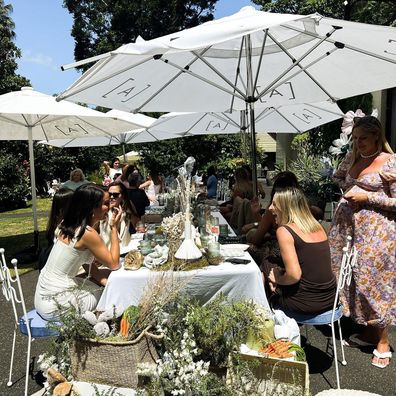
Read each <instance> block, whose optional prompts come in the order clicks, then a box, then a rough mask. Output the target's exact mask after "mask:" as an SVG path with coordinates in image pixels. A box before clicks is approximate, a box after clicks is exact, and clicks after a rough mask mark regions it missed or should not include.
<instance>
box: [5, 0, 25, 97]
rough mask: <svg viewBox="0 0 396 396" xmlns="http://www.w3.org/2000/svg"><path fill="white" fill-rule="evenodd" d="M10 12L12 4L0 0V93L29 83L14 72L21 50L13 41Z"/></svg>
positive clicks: (13, 27)
mask: <svg viewBox="0 0 396 396" xmlns="http://www.w3.org/2000/svg"><path fill="white" fill-rule="evenodd" d="M11 13H12V5H11V4H7V5H5V4H4V1H3V0H0V95H1V94H4V93H7V92H11V91H16V90H18V89H20V88H21V87H23V86H26V85H30V82H29V80H27V79H26V78H25V77H22V76H20V75H19V74H16V73H15V72H16V70H17V68H18V65H17V62H16V60H17V59H18V58H20V57H21V51H20V49H19V48H18V47H17V46H16V45H15V43H14V39H15V32H14V29H15V25H14V22H13V21H12V19H11V17H10V14H11Z"/></svg>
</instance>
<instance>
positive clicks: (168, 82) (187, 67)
mask: <svg viewBox="0 0 396 396" xmlns="http://www.w3.org/2000/svg"><path fill="white" fill-rule="evenodd" d="M209 48H210V47H207V48H205V49H203V50H202V54H204V53H205V52H206V51H207V50H208V49H209ZM154 59H156V60H158V59H161V60H162V61H163V62H164V63H166V64H169V65H171V66H173V67H176V68H177V69H179V72H178V73H177V74H176V75H175V76H173V77H172V78H171V79H170V80H169V81H167V82H166V83H165V84H164V85H163V86H162V87H161V88H160V89H158V90H157V91H156V92H154V93H153V94H152V95H151V96H150V97H149V98H148V99H147V100H146V101H145V102H143V103H142V104H141V105H140V106H139V107H137V108H136V109H135V110H134V111H135V113H137V112H139V111H141V109H142V108H143V107H144V106H146V104H147V103H149V102H151V100H152V99H154V98H155V97H156V96H157V95H158V94H159V93H160V92H162V91H163V90H164V89H165V88H166V87H168V86H169V85H170V84H171V83H172V82H173V81H175V80H176V79H177V78H178V77H179V76H180V75H182V74H183V73H186V72H188V69H189V68H190V66H191V65H192V64H193V63H195V62H196V61H197V59H198V58H197V57H195V58H194V59H192V60H191V61H190V62H189V63H188V64H187V66H184V67H180V66H177V65H175V64H173V63H172V62H169V60H168V59H166V60H164V59H162V55H161V56H159V57H158V58H154Z"/></svg>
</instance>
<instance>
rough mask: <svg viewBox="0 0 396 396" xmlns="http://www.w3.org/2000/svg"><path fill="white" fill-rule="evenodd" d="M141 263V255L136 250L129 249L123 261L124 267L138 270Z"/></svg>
mask: <svg viewBox="0 0 396 396" xmlns="http://www.w3.org/2000/svg"><path fill="white" fill-rule="evenodd" d="M142 264H143V255H142V254H141V253H140V252H139V251H138V250H131V251H130V252H129V253H128V254H127V255H126V256H125V261H124V268H125V269H127V270H138V269H139V268H140V267H141V266H142Z"/></svg>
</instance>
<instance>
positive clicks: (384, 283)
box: [329, 116, 396, 368]
mask: <svg viewBox="0 0 396 396" xmlns="http://www.w3.org/2000/svg"><path fill="white" fill-rule="evenodd" d="M352 138H353V150H352V152H351V153H350V154H348V155H347V156H346V157H345V159H344V161H343V162H342V163H341V165H340V167H339V169H338V170H337V172H336V173H335V174H334V180H335V182H336V183H337V184H338V185H339V187H340V188H341V189H342V190H343V191H345V193H344V195H343V197H342V198H341V200H340V202H339V203H338V206H337V210H336V213H335V216H334V219H333V222H332V225H331V229H330V233H329V239H330V246H331V254H332V265H333V269H334V271H335V272H336V273H338V272H339V270H340V265H341V258H342V248H343V247H344V246H345V244H346V238H347V236H348V235H350V236H351V237H352V238H353V245H354V246H355V248H356V249H357V252H358V256H357V266H356V267H355V268H353V276H352V282H351V285H350V286H349V287H347V286H346V287H345V289H344V290H343V293H342V295H341V298H342V303H343V305H344V310H345V313H346V315H350V316H351V317H352V319H353V320H355V321H356V322H357V323H359V324H362V325H364V326H366V327H365V329H364V331H363V333H362V334H359V335H353V336H352V337H351V338H350V340H349V345H350V346H369V345H372V346H375V347H376V348H375V349H374V352H373V354H374V356H373V359H372V364H373V365H374V366H376V367H380V368H385V367H387V366H388V365H389V362H390V358H391V356H392V354H391V352H390V346H389V339H388V332H387V327H388V326H389V325H395V324H396V269H395V264H396V239H395V237H396V222H395V220H396V181H395V180H393V181H392V180H390V181H388V180H386V179H385V178H384V177H382V176H381V172H392V173H395V172H396V156H395V155H394V154H393V152H392V149H391V148H390V146H389V144H388V142H387V141H386V139H385V136H384V133H383V130H382V126H381V123H380V122H379V121H378V119H377V118H375V117H373V116H365V117H361V118H358V119H356V120H355V124H354V126H353V129H352Z"/></svg>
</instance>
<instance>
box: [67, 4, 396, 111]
mask: <svg viewBox="0 0 396 396" xmlns="http://www.w3.org/2000/svg"><path fill="white" fill-rule="evenodd" d="M395 42H396V28H392V27H387V26H376V25H369V24H363V23H355V22H349V21H343V20H337V19H332V18H326V17H322V16H320V15H318V14H313V15H308V16H302V15H290V14H274V13H267V12H262V11H257V10H255V9H254V8H252V7H244V8H242V9H241V10H240V11H239V12H238V13H236V14H234V15H231V16H229V17H225V18H221V19H218V20H214V21H210V22H206V23H204V24H202V25H199V26H196V27H193V28H191V29H186V30H183V31H180V32H175V33H174V34H170V35H166V36H163V37H159V38H157V39H154V40H149V41H144V40H142V39H140V40H138V41H137V42H136V43H131V44H126V45H123V46H121V47H120V48H118V49H117V50H115V51H112V52H109V53H107V54H104V55H103V59H101V60H99V61H98V62H97V63H96V64H95V65H94V66H93V67H92V68H91V69H89V70H88V71H87V72H86V73H85V74H84V75H83V76H82V77H81V78H80V79H79V80H77V81H76V82H75V83H74V84H73V85H72V86H71V87H70V88H69V89H67V90H66V91H65V92H64V93H62V94H61V95H60V96H59V99H63V98H67V99H69V100H72V101H82V102H86V103H95V104H98V105H102V106H106V107H110V108H117V109H119V110H125V111H130V112H137V111H195V112H202V111H232V110H233V109H240V110H243V109H245V106H246V103H251V102H253V103H254V102H256V103H259V104H260V105H264V106H277V105H282V104H283V105H284V104H288V105H289V104H293V103H314V102H320V101H326V100H328V99H330V100H332V101H336V100H338V99H341V98H345V97H350V96H354V95H358V94H362V93H365V92H371V91H376V90H380V89H385V88H388V87H394V86H395V85H396V56H395V53H396V47H395ZM94 59H95V60H96V59H97V57H96V58H94ZM90 61H91V62H92V60H90V59H88V60H86V61H81V62H78V63H76V64H74V65H69V66H70V67H71V66H76V65H80V64H82V63H88V62H90ZM66 67H67V66H66Z"/></svg>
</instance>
